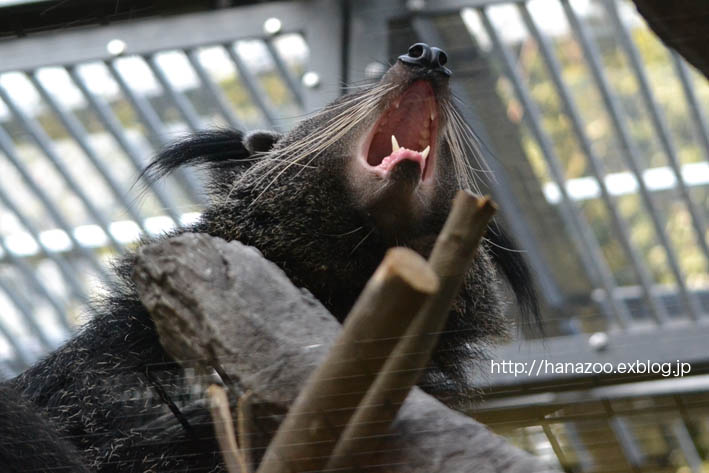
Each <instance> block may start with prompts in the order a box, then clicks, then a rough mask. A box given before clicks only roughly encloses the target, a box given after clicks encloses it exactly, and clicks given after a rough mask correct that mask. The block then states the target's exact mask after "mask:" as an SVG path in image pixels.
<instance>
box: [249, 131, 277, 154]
mask: <svg viewBox="0 0 709 473" xmlns="http://www.w3.org/2000/svg"><path fill="white" fill-rule="evenodd" d="M282 136H283V134H282V133H278V132H276V131H270V130H256V131H251V132H249V133H247V134H246V136H245V137H244V146H245V147H246V149H247V150H249V152H250V153H251V154H256V153H266V152H268V151H270V150H271V148H273V146H274V145H275V144H276V142H277V141H278V140H280V139H281V137H282Z"/></svg>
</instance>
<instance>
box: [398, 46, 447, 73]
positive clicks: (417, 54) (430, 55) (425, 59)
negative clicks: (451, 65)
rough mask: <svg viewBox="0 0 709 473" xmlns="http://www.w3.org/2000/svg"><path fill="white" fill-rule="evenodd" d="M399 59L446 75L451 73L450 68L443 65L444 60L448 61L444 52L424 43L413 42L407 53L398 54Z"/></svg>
mask: <svg viewBox="0 0 709 473" xmlns="http://www.w3.org/2000/svg"><path fill="white" fill-rule="evenodd" d="M399 61H401V62H403V63H405V64H409V65H412V66H418V67H422V68H424V69H426V70H428V71H433V72H440V73H441V74H443V75H445V76H447V77H450V75H451V70H450V69H448V68H447V67H445V64H446V62H448V55H447V54H446V52H445V51H443V50H442V49H440V48H437V47H435V46H429V45H428V44H426V43H416V44H413V45H412V46H411V47H410V48H409V52H408V53H406V54H402V55H401V56H399Z"/></svg>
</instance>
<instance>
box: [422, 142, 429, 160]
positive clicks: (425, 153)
mask: <svg viewBox="0 0 709 473" xmlns="http://www.w3.org/2000/svg"><path fill="white" fill-rule="evenodd" d="M430 152H431V146H430V145H429V146H426V149H425V150H423V151H421V156H423V159H426V158H428V153H430Z"/></svg>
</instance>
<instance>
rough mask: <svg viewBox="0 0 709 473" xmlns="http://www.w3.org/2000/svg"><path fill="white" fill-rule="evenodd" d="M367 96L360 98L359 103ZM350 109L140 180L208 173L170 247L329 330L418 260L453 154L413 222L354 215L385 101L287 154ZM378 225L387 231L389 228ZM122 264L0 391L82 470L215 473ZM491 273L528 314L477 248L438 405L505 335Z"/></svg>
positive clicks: (428, 243) (204, 150)
mask: <svg viewBox="0 0 709 473" xmlns="http://www.w3.org/2000/svg"><path fill="white" fill-rule="evenodd" d="M392 71H393V72H391V73H390V74H389V75H388V76H385V79H384V81H388V84H390V85H392V90H403V89H405V88H406V87H407V86H408V85H409V84H410V83H411V82H412V81H413V80H422V77H423V76H416V75H415V74H419V72H416V73H414V72H411V71H409V70H406V69H405V68H402V67H398V68H397V66H395V67H393V68H392ZM423 79H425V80H430V81H431V83H432V84H433V85H432V87H434V88H435V90H436V93H437V94H438V96H439V98H440V101H441V103H444V104H445V103H447V102H446V97H447V95H446V94H447V93H448V92H447V81H446V80H444V79H441V78H439V77H428V76H426V77H423ZM367 93H368V92H367V91H362V92H359V94H361V96H363V97H366V94H367ZM394 93H396V92H394ZM354 97H355V99H356V98H357V97H358V95H357V94H355V95H354ZM351 100H352V96H350V97H348V98H343V99H340V100H339V101H337V102H336V104H335V105H333V106H332V107H330V108H327V109H325V111H323V112H322V113H320V114H317V115H315V116H313V117H311V118H309V119H306V120H304V121H303V122H301V124H300V125H298V126H297V127H296V128H295V129H294V130H292V131H291V132H289V133H288V134H286V135H284V136H282V137H281V136H280V135H276V134H273V133H270V132H257V133H251V134H249V135H247V136H246V137H244V135H243V134H242V133H240V132H236V131H230V130H218V131H212V132H200V133H197V134H195V135H192V136H191V137H189V138H187V139H185V140H182V141H179V142H178V143H176V144H174V145H172V146H170V147H168V148H167V149H166V150H164V151H163V152H162V153H161V154H160V155H159V156H158V157H157V159H156V161H155V163H154V164H152V165H151V166H150V167H149V169H148V171H147V173H148V175H150V176H152V178H159V177H161V176H164V175H166V174H167V173H169V172H170V171H172V170H174V169H176V168H178V167H180V166H190V165H201V166H205V167H207V168H208V169H209V172H210V177H211V179H210V181H209V186H208V190H209V192H210V197H211V203H210V204H209V205H208V206H207V208H206V209H205V211H204V212H203V214H202V216H201V219H200V221H199V222H197V223H196V224H195V225H193V226H191V227H189V228H185V229H181V230H178V231H177V232H175V233H179V232H183V231H193V232H203V233H207V234H210V235H213V236H218V237H221V238H224V239H226V240H239V241H241V242H242V243H244V244H248V245H253V246H255V247H257V248H258V249H259V250H260V251H261V252H262V253H263V255H264V256H265V257H266V258H268V259H269V260H271V261H273V262H274V263H276V264H277V265H279V266H280V267H281V268H282V269H283V270H284V271H285V272H286V274H287V275H288V276H289V278H290V279H291V281H292V282H293V283H294V284H295V285H297V286H300V287H305V288H308V289H309V290H310V291H311V292H312V293H313V294H314V295H315V296H316V297H317V298H318V299H319V300H320V301H321V302H322V303H323V304H324V305H325V306H326V307H327V308H328V310H330V312H331V313H332V314H333V315H334V316H335V317H337V318H338V320H341V321H342V320H344V318H345V316H346V315H347V313H348V311H349V309H350V308H351V306H352V304H353V303H354V301H355V299H356V297H357V295H358V294H359V293H360V292H361V290H362V288H363V287H364V284H365V283H366V281H367V280H368V278H369V276H370V275H371V274H372V273H373V272H374V270H375V269H376V267H377V265H378V264H379V262H380V261H381V259H382V257H383V255H384V253H385V251H386V250H387V249H388V248H389V247H391V246H394V245H404V246H409V247H411V248H413V249H415V250H416V251H418V252H419V253H421V254H422V255H424V256H427V255H428V253H429V252H430V250H431V247H432V244H433V242H434V240H435V237H436V235H437V234H438V232H439V231H440V228H441V226H442V224H443V222H444V221H445V218H446V216H447V214H448V211H449V209H450V202H451V200H452V198H453V196H454V194H455V192H456V190H457V189H456V187H457V186H456V185H455V184H454V183H455V182H456V176H455V173H454V170H453V169H454V168H453V165H452V161H451V159H452V158H451V152H450V149H449V148H448V145H447V143H445V142H441V143H439V145H438V148H437V149H436V151H435V153H436V155H437V158H436V160H437V164H436V172H437V174H436V177H435V180H434V181H433V182H434V183H435V185H434V186H433V187H432V188H429V189H430V191H429V193H428V194H426V195H425V196H424V197H425V199H417V200H415V203H416V204H418V203H419V202H420V201H422V200H423V201H425V202H424V205H422V206H421V207H420V208H416V209H414V212H413V213H412V215H415V217H416V218H412V219H404V220H402V216H401V214H400V213H398V212H396V213H395V212H394V211H392V210H390V209H387V207H386V206H384V207H379V208H378V209H375V210H373V209H372V208H370V207H367V206H366V205H364V204H363V200H362V198H363V197H364V198H365V201H366V198H369V197H370V196H369V195H364V196H363V195H362V194H358V193H357V190H358V189H353V185H355V184H353V182H352V180H351V179H349V176H348V174H347V172H346V170H347V169H348V166H349V165H351V163H352V150H353V149H354V148H355V147H356V143H359V142H360V141H359V140H360V138H361V137H362V136H363V134H364V133H366V130H367V129H370V128H372V127H373V126H374V124H375V123H376V120H377V115H376V114H375V113H374V112H377V111H380V110H381V109H383V108H384V107H387V106H388V105H389V104H390V103H391V100H393V98H391V97H388V96H387V97H384V98H382V99H381V101H380V102H381V103H380V104H379V105H377V106H376V107H375V108H374V109H373V111H372V114H371V116H369V115H367V116H366V117H365V119H363V121H362V122H361V123H357V125H356V126H354V127H352V128H351V129H348V131H347V132H346V133H345V134H343V135H342V136H341V137H340V138H339V139H338V140H335V141H334V142H333V143H331V144H329V145H328V146H327V147H325V148H323V149H320V150H319V151H316V152H312V153H311V154H307V155H305V156H299V155H297V152H296V155H295V156H294V155H293V153H294V151H293V150H294V149H298V148H297V145H298V144H300V143H305V142H308V140H311V139H312V137H313V136H315V135H317V133H319V132H320V131H321V130H323V129H324V128H323V127H324V126H325V124H328V123H331V122H333V121H335V120H336V117H337V114H338V113H341V110H343V107H344V110H347V106H348V104H350V103H352V102H351ZM338 107H339V108H338ZM270 147H272V149H271V150H270V151H268V149H269V148H270ZM267 151H268V152H267ZM296 158H297V159H298V161H297V162H296V163H295V164H293V165H288V163H293V162H294V159H296ZM375 184H377V183H376V182H375ZM365 194H366V193H365ZM417 197H420V196H417ZM405 210H406V209H405ZM377 212H379V213H378V214H377ZM388 218H390V219H391V222H396V224H392V225H388V224H389V223H391V222H389V221H387V219H388ZM397 219H398V220H397ZM501 235H502V233H501V232H499V231H495V232H491V234H490V238H491V239H492V241H493V242H494V243H495V244H496V245H499V246H501V247H508V246H509V243H510V242H509V241H507V240H506V239H505V238H504V236H501ZM133 258H134V256H133V255H130V254H129V255H127V256H125V257H123V258H122V259H121V260H120V261H119V262H118V263H117V265H116V271H117V274H118V276H119V282H117V283H116V284H115V285H114V286H113V287H111V288H109V290H108V294H109V295H108V296H107V297H105V298H103V299H102V300H100V301H99V302H98V303H97V304H95V307H93V311H94V312H95V313H96V314H97V315H96V316H95V317H94V318H93V319H92V320H91V321H90V322H89V323H88V324H87V325H86V326H85V327H83V329H82V330H81V332H80V333H79V334H78V335H77V336H76V337H75V338H74V339H73V340H71V341H70V342H69V343H67V344H66V345H65V346H64V347H62V348H60V349H59V350H57V351H56V352H55V353H53V354H51V355H50V356H49V357H48V358H47V359H45V360H44V361H42V362H40V363H39V364H37V365H36V366H34V367H32V368H31V369H29V370H28V371H27V372H25V373H23V374H22V375H21V376H19V377H18V378H16V379H15V380H13V381H12V385H13V386H14V387H15V388H16V389H18V390H20V391H21V392H22V393H23V394H24V395H25V396H26V398H27V399H28V400H29V401H31V402H32V403H34V404H35V405H36V406H38V407H39V408H41V409H44V410H45V411H46V413H47V415H48V417H49V418H50V421H51V422H52V423H53V424H54V425H55V426H56V428H57V431H58V432H59V434H60V435H62V436H64V437H65V438H66V439H68V440H70V441H71V442H72V444H73V445H74V446H75V447H76V448H77V449H78V450H79V451H80V452H81V455H82V458H83V461H84V462H85V463H86V464H87V465H89V466H90V468H91V469H93V470H96V471H101V472H111V471H115V472H119V471H120V472H126V471H148V470H150V471H190V472H194V471H222V466H221V462H220V455H219V453H218V447H217V445H216V443H215V442H214V439H213V433H212V429H211V424H210V423H209V421H208V414H207V413H206V410H205V409H204V408H203V407H202V406H201V404H200V403H201V402H202V401H201V400H200V399H196V400H195V399H193V398H191V397H190V396H189V395H188V394H189V393H190V392H192V390H191V386H192V383H191V380H190V379H188V378H187V376H186V374H185V372H184V371H183V370H182V369H181V368H180V367H179V366H178V365H177V364H176V363H175V362H174V361H173V360H171V359H170V358H169V356H167V354H166V353H165V352H164V351H163V349H162V347H161V346H160V343H159V341H158V338H157V335H156V332H155V328H154V326H153V323H152V321H151V319H150V316H149V314H148V313H147V311H146V310H145V308H144V307H143V306H142V304H141V303H140V301H139V298H138V296H137V294H136V291H135V287H134V284H133V282H132V279H131V275H132V268H133ZM493 259H494V260H496V262H497V263H498V266H499V267H500V268H501V270H502V273H503V274H504V275H505V276H506V277H507V278H508V280H509V282H510V283H511V286H512V288H513V289H514V290H515V291H516V294H517V299H518V300H519V301H520V302H521V303H522V305H523V306H525V307H526V309H525V311H524V312H525V313H529V314H532V315H534V314H536V311H537V309H536V299H535V298H534V295H533V292H531V283H530V282H529V279H528V276H529V271H528V270H527V268H526V265H525V264H524V261H523V260H522V258H521V256H520V254H519V253H517V252H507V251H503V250H501V249H500V248H499V247H497V246H494V245H488V244H486V243H485V244H483V245H482V246H481V248H480V251H479V252H478V255H477V256H476V259H475V262H474V264H473V265H472V267H471V269H470V271H469V273H468V274H467V275H466V279H465V282H464V285H463V288H462V291H461V295H460V296H459V298H458V299H457V301H456V303H455V305H454V307H453V309H452V311H451V314H450V317H449V322H448V324H447V326H446V331H445V333H443V334H442V336H441V340H440V343H439V345H438V347H437V349H436V352H435V354H434V356H433V359H432V361H431V365H430V367H429V369H428V370H427V372H426V375H425V377H424V379H423V380H422V382H421V385H422V387H424V389H426V390H427V391H429V392H431V393H432V394H434V395H436V396H438V397H439V398H442V399H445V400H448V401H450V402H460V401H464V400H465V399H466V396H468V395H470V391H471V382H470V379H471V376H472V370H473V369H474V367H475V363H474V362H475V360H476V359H481V358H482V357H483V356H484V350H485V347H486V346H487V345H488V344H490V343H493V342H495V341H496V340H498V339H500V338H502V337H505V336H506V334H507V323H506V319H505V317H504V315H503V308H504V303H503V300H502V296H501V294H500V292H499V281H498V277H497V270H496V269H495V266H494V264H493ZM58 462H59V457H57V464H59V463H58Z"/></svg>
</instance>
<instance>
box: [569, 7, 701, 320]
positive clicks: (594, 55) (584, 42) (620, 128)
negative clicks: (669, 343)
mask: <svg viewBox="0 0 709 473" xmlns="http://www.w3.org/2000/svg"><path fill="white" fill-rule="evenodd" d="M561 5H562V7H563V8H564V12H565V13H566V17H567V20H568V21H569V24H570V25H571V26H572V29H573V31H574V33H575V34H576V37H577V39H578V41H579V44H580V45H581V47H582V49H583V51H584V56H585V58H586V61H587V62H588V66H589V68H590V69H591V72H592V75H593V77H594V81H595V83H596V85H597V87H598V88H599V90H600V92H601V95H602V97H603V101H604V102H605V104H606V107H607V109H608V113H609V115H610V117H611V120H612V122H613V127H614V129H615V130H616V132H617V135H618V138H619V139H620V143H621V145H622V147H623V149H624V150H625V151H626V153H627V154H626V156H625V157H626V164H628V167H629V168H630V170H631V171H632V173H633V175H634V176H635V179H636V181H637V183H638V189H639V191H640V195H641V197H642V200H643V202H644V203H645V206H646V207H647V209H648V211H649V214H650V217H651V220H652V223H653V227H654V229H655V233H656V235H657V237H658V238H659V240H660V243H661V244H662V246H663V247H664V249H665V254H666V255H667V259H668V262H669V263H670V268H671V270H672V273H673V274H674V277H675V279H676V283H677V286H678V288H679V291H680V293H681V295H682V297H683V299H684V301H685V304H686V306H687V310H688V314H689V315H690V316H691V317H693V318H699V314H700V313H701V311H700V309H699V308H698V307H697V304H696V300H695V298H694V297H693V296H691V295H690V294H689V293H688V290H687V285H686V283H685V281H684V275H683V274H682V271H681V270H680V268H679V263H678V262H677V257H676V255H675V253H674V251H673V249H672V244H671V242H670V239H669V236H668V235H667V232H666V231H665V228H664V225H663V222H661V221H660V214H659V212H658V210H657V208H656V206H655V203H654V201H653V198H652V196H651V195H650V191H649V190H648V188H647V185H646V184H645V179H644V178H643V175H642V171H641V168H640V164H639V163H640V159H639V153H638V150H637V148H636V146H635V144H634V143H633V140H632V138H631V135H630V132H629V130H628V127H627V125H626V123H625V121H624V120H623V118H622V116H623V112H622V107H621V105H620V103H619V102H618V99H617V98H616V97H615V95H614V94H613V92H612V91H611V87H610V83H609V82H608V79H607V78H606V75H605V73H604V72H603V68H602V66H601V64H600V54H599V53H598V51H597V49H596V47H595V45H594V44H593V43H592V41H591V39H590V35H589V33H588V31H586V27H585V25H584V24H583V23H582V22H581V21H580V19H579V18H578V16H577V15H576V12H575V11H574V9H573V7H572V6H571V4H570V3H569V0H561ZM663 311H664V308H663ZM664 318H667V317H666V314H665V316H664Z"/></svg>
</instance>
